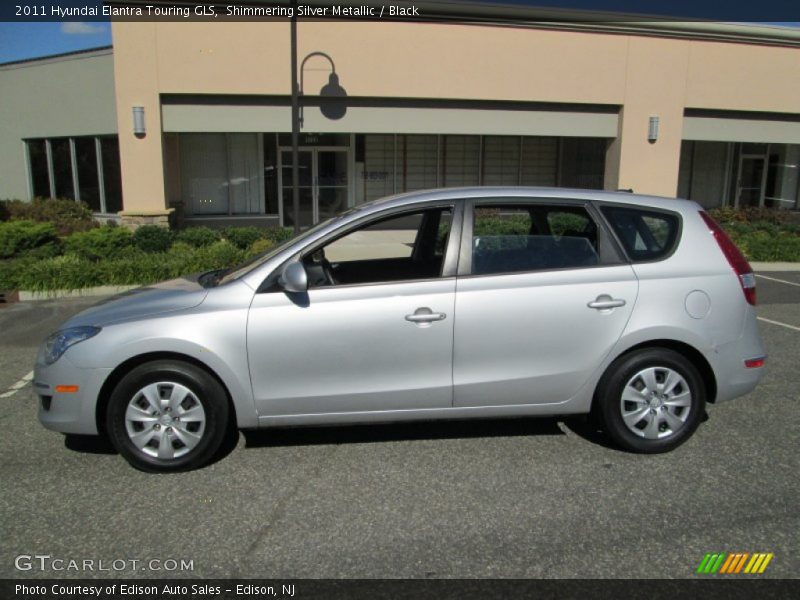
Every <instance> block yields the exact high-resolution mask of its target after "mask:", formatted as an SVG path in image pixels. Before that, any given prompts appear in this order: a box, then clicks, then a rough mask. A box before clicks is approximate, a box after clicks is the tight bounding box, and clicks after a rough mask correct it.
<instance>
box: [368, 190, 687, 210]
mask: <svg viewBox="0 0 800 600" xmlns="http://www.w3.org/2000/svg"><path fill="white" fill-rule="evenodd" d="M481 198H485V199H492V200H495V199H501V198H543V199H546V198H552V199H556V200H557V199H571V200H592V201H598V202H613V203H616V204H630V205H633V206H648V207H652V208H660V209H665V210H677V211H681V210H695V211H696V210H698V208H700V207H699V205H698V204H697V203H695V202H692V201H690V200H681V199H678V198H668V197H665V196H650V195H644V194H633V193H630V192H607V191H602V190H587V189H577V188H576V189H572V188H554V187H526V186H492V187H457V188H438V189H430V190H421V191H416V192H405V193H403V194H396V195H394V196H387V197H385V198H379V199H377V200H373V201H371V202H366V203H364V204H360V205H358V207H357V209H359V211H358V212H361V214H364V212H363V211H365V210H366V211H367V212H374V211H378V210H383V209H386V208H392V207H402V206H407V205H416V204H422V203H425V202H438V201H442V200H453V201H459V200H467V199H481Z"/></svg>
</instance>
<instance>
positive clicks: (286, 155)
mask: <svg viewBox="0 0 800 600" xmlns="http://www.w3.org/2000/svg"><path fill="white" fill-rule="evenodd" d="M297 166H298V171H299V183H300V193H299V196H300V219H299V221H300V227H303V228H305V227H310V226H311V225H313V224H314V222H315V219H314V216H315V215H314V213H315V210H314V179H315V177H314V151H313V150H300V151H298V153H297ZM281 200H282V202H281V217H282V220H283V225H284V227H294V195H293V193H292V151H291V150H281Z"/></svg>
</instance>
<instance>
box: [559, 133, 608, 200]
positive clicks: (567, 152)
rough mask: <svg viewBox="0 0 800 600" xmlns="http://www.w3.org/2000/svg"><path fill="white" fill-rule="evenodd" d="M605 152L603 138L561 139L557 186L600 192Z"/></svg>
mask: <svg viewBox="0 0 800 600" xmlns="http://www.w3.org/2000/svg"><path fill="white" fill-rule="evenodd" d="M607 150H608V140H607V139H605V138H561V155H560V157H559V180H558V185H559V186H560V187H568V188H581V189H588V190H602V189H603V183H604V177H605V169H606V151H607Z"/></svg>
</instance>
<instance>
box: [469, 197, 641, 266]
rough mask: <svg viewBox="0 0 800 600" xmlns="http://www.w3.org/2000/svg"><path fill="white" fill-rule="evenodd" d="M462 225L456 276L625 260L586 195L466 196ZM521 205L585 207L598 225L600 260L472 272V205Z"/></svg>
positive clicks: (621, 261)
mask: <svg viewBox="0 0 800 600" xmlns="http://www.w3.org/2000/svg"><path fill="white" fill-rule="evenodd" d="M464 204H465V206H464V217H463V226H462V232H461V241H462V243H461V247H460V250H459V256H458V277H459V278H462V277H464V278H474V277H508V276H515V275H517V276H518V275H531V274H536V273H552V272H557V271H576V270H584V269H598V268H605V267H612V266H619V265H623V264H628V262H629V261H628V260H627V258H626V255H625V254H624V253H622V252H621V249H620V248H619V245H618V242H617V240H616V238H614V237H612V235H611V233H610V232H609V231H608V224H607V223H606V222H605V221H604V220H603V219H602V218H601V215H600V214H599V213H600V211H598V210H597V209H596V207H595V206H594V203H593V202H592V201H591V200H588V199H578V198H551V197H535V196H512V197H503V196H498V197H490V198H469V199H467V200H465V203H464ZM492 204H495V205H498V206H513V205H515V204H519V205H522V206H529V205H539V206H552V207H565V208H573V209H574V208H582V209H584V210H585V211H586V213H587V215H588V216H589V218H590V219H592V220H593V221H594V223H595V226H596V227H597V245H598V257H599V259H600V260H599V262H598V264H596V265H586V266H578V267H555V268H552V269H532V270H525V271H509V272H503V273H480V274H474V273H472V240H473V235H472V233H473V227H474V223H475V207H476V206H486V205H492Z"/></svg>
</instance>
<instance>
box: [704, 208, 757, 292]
mask: <svg viewBox="0 0 800 600" xmlns="http://www.w3.org/2000/svg"><path fill="white" fill-rule="evenodd" d="M700 216H701V217H703V221H705V223H706V225H708V229H709V231H710V232H711V235H713V236H714V239H715V240H717V244H718V245H719V249H720V250H722V253H723V254H724V255H725V258H726V259H728V263H729V264H730V265H731V268H732V269H733V271H734V273H736V275H737V276H738V277H739V283H741V284H742V291H743V292H744V297H745V299H746V300H747V302H748V303H749V304H751V305H753V306H755V305H756V276H755V275H754V274H753V269H752V268H750V263H748V262H747V259H746V258H745V257H744V254H742V253H741V251H740V250H739V249H738V248H737V247H736V244H734V243H733V241H732V240H731V238H729V237H728V234H727V233H725V230H724V229H722V227H720V226H719V224H718V223H717V222H716V221H715V220H714V219H712V218H711V216H710V215H709V214H708V213H707V212H706V211H704V210H701V211H700Z"/></svg>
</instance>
